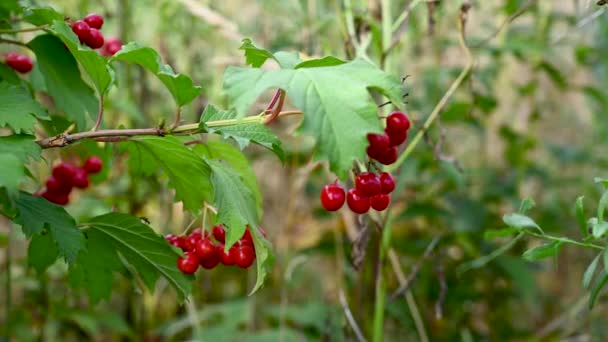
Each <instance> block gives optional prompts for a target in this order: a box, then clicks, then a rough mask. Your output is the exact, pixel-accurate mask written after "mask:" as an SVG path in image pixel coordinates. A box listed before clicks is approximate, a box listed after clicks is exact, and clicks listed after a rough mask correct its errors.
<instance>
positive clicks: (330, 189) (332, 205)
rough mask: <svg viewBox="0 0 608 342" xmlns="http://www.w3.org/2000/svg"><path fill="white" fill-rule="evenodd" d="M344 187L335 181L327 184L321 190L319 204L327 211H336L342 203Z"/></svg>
mask: <svg viewBox="0 0 608 342" xmlns="http://www.w3.org/2000/svg"><path fill="white" fill-rule="evenodd" d="M344 199H345V194H344V189H343V188H342V187H341V186H340V185H338V184H337V181H336V182H334V183H331V184H327V185H326V186H324V187H323V190H321V204H322V205H323V208H325V210H327V211H336V210H338V209H340V208H342V206H343V205H344Z"/></svg>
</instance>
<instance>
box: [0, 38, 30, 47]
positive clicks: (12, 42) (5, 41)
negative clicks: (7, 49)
mask: <svg viewBox="0 0 608 342" xmlns="http://www.w3.org/2000/svg"><path fill="white" fill-rule="evenodd" d="M0 43H7V44H13V45H19V46H23V47H27V48H29V47H28V46H27V44H25V43H22V42H20V41H18V40H13V39H7V38H0Z"/></svg>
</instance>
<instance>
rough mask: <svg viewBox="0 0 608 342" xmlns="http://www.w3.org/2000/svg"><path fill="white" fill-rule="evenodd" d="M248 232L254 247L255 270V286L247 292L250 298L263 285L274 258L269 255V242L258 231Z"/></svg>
mask: <svg viewBox="0 0 608 342" xmlns="http://www.w3.org/2000/svg"><path fill="white" fill-rule="evenodd" d="M250 231H251V237H252V238H253V245H254V246H255V258H256V259H255V262H256V270H257V278H256V281H255V285H254V286H253V289H251V291H250V292H249V295H250V296H251V295H252V294H254V293H255V292H256V291H257V290H259V289H260V288H261V287H262V285H264V279H266V275H268V272H269V269H270V268H271V267H272V265H273V263H274V257H273V255H272V253H270V249H271V246H270V242H269V241H268V240H266V239H265V238H264V237H263V236H262V234H261V233H260V232H259V231H258V229H250Z"/></svg>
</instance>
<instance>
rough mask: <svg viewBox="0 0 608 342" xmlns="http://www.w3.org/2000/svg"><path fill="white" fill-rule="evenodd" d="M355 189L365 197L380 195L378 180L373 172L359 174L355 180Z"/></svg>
mask: <svg viewBox="0 0 608 342" xmlns="http://www.w3.org/2000/svg"><path fill="white" fill-rule="evenodd" d="M355 188H357V190H359V192H360V193H361V194H363V196H365V197H370V196H374V195H377V194H379V193H380V179H379V178H378V176H376V174H375V173H373V172H361V173H360V174H359V175H358V176H357V178H356V179H355Z"/></svg>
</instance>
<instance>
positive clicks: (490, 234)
mask: <svg viewBox="0 0 608 342" xmlns="http://www.w3.org/2000/svg"><path fill="white" fill-rule="evenodd" d="M518 231H519V229H517V228H514V227H508V228H501V229H488V230H486V231H485V232H484V233H483V238H484V239H486V240H493V239H496V238H502V237H507V236H511V235H513V234H514V233H517V232H518Z"/></svg>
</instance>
